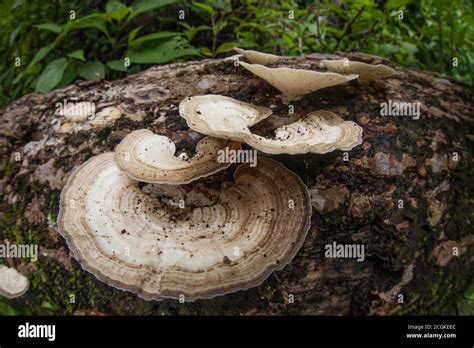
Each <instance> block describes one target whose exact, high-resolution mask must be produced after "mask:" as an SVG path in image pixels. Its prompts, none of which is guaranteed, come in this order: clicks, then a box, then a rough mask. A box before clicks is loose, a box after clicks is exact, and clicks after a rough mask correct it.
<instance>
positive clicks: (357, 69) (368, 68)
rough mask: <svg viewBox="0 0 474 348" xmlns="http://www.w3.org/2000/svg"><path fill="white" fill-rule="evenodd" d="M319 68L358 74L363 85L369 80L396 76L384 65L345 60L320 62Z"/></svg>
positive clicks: (394, 72)
mask: <svg viewBox="0 0 474 348" xmlns="http://www.w3.org/2000/svg"><path fill="white" fill-rule="evenodd" d="M321 66H322V67H324V68H326V69H328V70H330V71H334V72H337V73H339V74H358V75H359V80H360V81H361V82H363V83H366V82H368V81H370V80H377V79H384V78H386V77H390V76H393V75H396V74H397V72H396V71H395V70H393V69H392V68H390V67H388V66H386V65H384V64H377V65H371V64H366V63H362V62H352V61H349V60H347V59H338V60H322V61H321Z"/></svg>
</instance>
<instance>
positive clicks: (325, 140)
mask: <svg viewBox="0 0 474 348" xmlns="http://www.w3.org/2000/svg"><path fill="white" fill-rule="evenodd" d="M217 97H218V96H213V95H209V96H195V97H188V98H186V99H184V100H183V101H182V102H181V104H180V106H179V110H180V114H181V116H182V117H183V118H184V119H186V122H187V123H188V126H189V127H190V128H192V129H194V130H195V131H197V132H200V133H203V134H206V135H211V136H217V137H222V138H226V139H232V140H235V141H240V142H245V143H247V144H248V145H251V146H252V147H254V148H255V149H257V150H260V151H262V152H265V153H268V154H280V153H288V154H302V153H308V152H312V153H327V152H330V151H334V150H343V151H347V150H351V149H352V148H354V147H355V146H357V145H360V144H361V143H362V128H361V127H360V126H358V125H357V124H356V123H354V122H352V121H344V120H343V119H342V118H341V117H339V116H337V115H335V114H334V113H332V112H329V111H316V112H312V113H309V114H308V115H306V117H304V118H303V119H301V120H298V121H296V122H293V123H291V124H289V125H285V126H282V127H279V128H277V129H276V130H275V139H267V138H264V137H262V136H259V135H256V134H253V133H252V132H251V130H250V129H249V127H250V126H252V125H253V124H255V123H254V122H253V121H254V118H252V117H248V116H247V114H245V112H246V111H248V108H250V107H252V106H249V104H246V105H245V108H242V109H241V108H240V102H239V101H237V100H233V99H231V98H228V97H219V98H217ZM220 98H225V99H223V100H225V105H234V106H233V107H223V106H222V107H219V102H218V100H219V99H220ZM209 104H210V105H209ZM256 113H257V111H254V114H256Z"/></svg>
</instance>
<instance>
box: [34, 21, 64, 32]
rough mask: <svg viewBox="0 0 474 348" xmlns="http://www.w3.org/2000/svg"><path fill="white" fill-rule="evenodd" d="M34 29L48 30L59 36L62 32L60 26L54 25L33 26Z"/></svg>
mask: <svg viewBox="0 0 474 348" xmlns="http://www.w3.org/2000/svg"><path fill="white" fill-rule="evenodd" d="M35 27H36V28H38V29H41V30H49V31H52V32H53V33H56V34H59V33H60V32H61V31H62V30H63V27H62V25H58V24H56V23H44V24H38V25H35Z"/></svg>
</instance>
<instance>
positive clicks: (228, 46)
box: [216, 42, 237, 54]
mask: <svg viewBox="0 0 474 348" xmlns="http://www.w3.org/2000/svg"><path fill="white" fill-rule="evenodd" d="M236 46H237V43H236V42H226V43H223V44H222V45H220V46H219V47H217V50H216V54H219V53H226V52H230V51H232V50H233V49H234V47H236Z"/></svg>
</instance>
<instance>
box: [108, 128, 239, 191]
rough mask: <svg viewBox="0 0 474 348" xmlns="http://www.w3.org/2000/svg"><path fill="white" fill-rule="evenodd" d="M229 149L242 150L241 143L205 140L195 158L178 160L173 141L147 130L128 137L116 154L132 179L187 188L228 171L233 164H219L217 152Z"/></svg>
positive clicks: (179, 158)
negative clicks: (188, 184) (224, 170)
mask: <svg viewBox="0 0 474 348" xmlns="http://www.w3.org/2000/svg"><path fill="white" fill-rule="evenodd" d="M226 147H229V148H230V149H234V150H238V149H240V143H238V142H233V141H228V140H224V139H217V138H212V137H206V138H204V139H201V140H200V141H199V143H198V144H197V145H196V154H195V155H194V156H193V157H192V158H190V159H186V156H181V155H180V156H178V157H177V156H175V152H176V146H175V144H174V143H173V142H172V141H171V139H170V138H168V137H166V136H162V135H158V134H154V133H153V132H151V131H149V130H147V129H139V130H136V131H133V132H132V133H130V134H128V135H127V136H126V137H125V138H124V139H123V140H122V141H121V142H120V144H119V145H118V146H117V148H116V150H115V160H116V162H117V165H118V167H119V168H120V169H121V170H122V171H124V172H125V173H127V174H128V175H129V176H130V177H131V178H132V179H134V180H138V181H143V182H147V183H155V184H173V185H178V184H187V183H190V182H191V181H193V180H196V179H199V178H202V177H206V176H209V175H211V174H214V173H216V172H218V171H220V170H223V169H226V168H228V167H229V166H230V165H231V163H220V162H218V152H219V150H223V149H225V148H226Z"/></svg>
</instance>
